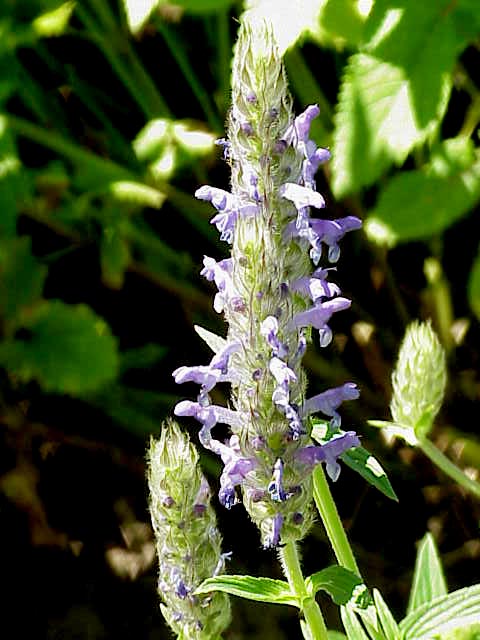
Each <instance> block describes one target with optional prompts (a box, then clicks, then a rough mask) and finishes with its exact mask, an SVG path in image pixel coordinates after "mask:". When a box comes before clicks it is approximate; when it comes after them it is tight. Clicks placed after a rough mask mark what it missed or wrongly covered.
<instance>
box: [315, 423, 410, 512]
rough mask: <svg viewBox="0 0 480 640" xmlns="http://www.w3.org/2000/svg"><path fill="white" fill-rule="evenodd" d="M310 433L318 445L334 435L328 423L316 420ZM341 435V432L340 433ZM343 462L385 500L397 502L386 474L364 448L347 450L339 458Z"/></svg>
mask: <svg viewBox="0 0 480 640" xmlns="http://www.w3.org/2000/svg"><path fill="white" fill-rule="evenodd" d="M311 422H312V433H311V436H312V438H313V439H314V440H316V441H317V442H318V443H319V444H324V443H325V442H328V440H329V439H330V438H331V437H333V436H334V435H335V433H334V432H332V433H330V432H329V426H328V423H326V422H325V421H323V420H320V419H318V418H313V419H312V421H311ZM340 433H343V431H340ZM340 457H341V459H342V460H343V462H344V463H345V464H346V465H347V466H348V467H350V469H352V470H353V471H356V472H357V473H358V474H360V475H361V476H362V478H364V480H366V481H367V482H368V483H369V484H371V485H372V486H373V487H375V488H376V489H378V490H379V491H381V492H382V493H383V494H384V495H386V496H387V498H390V499H392V500H397V501H398V498H397V496H396V494H395V491H394V490H393V487H392V485H391V484H390V480H389V479H388V477H387V474H386V473H385V471H384V470H383V468H382V466H381V464H380V463H379V462H378V460H377V459H376V458H375V457H374V456H372V455H371V454H370V453H369V452H368V451H367V450H366V449H364V447H355V448H353V449H349V450H348V451H346V452H345V453H343V454H342V455H341V456H340Z"/></svg>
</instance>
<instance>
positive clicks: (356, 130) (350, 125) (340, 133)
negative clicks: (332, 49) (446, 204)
mask: <svg viewBox="0 0 480 640" xmlns="http://www.w3.org/2000/svg"><path fill="white" fill-rule="evenodd" d="M449 91H450V81H449V79H448V78H445V79H444V85H443V92H442V95H441V100H440V101H439V104H438V106H437V109H436V111H435V112H434V113H432V114H431V116H430V119H429V120H428V122H427V123H426V124H425V125H424V126H420V125H419V124H418V123H417V120H416V115H415V112H414V110H413V105H412V101H411V96H410V81H409V77H408V75H407V73H406V71H405V70H404V69H402V68H400V67H397V66H393V65H392V64H390V63H388V62H384V61H382V60H379V59H377V58H375V57H374V56H371V55H368V54H365V53H359V54H356V55H354V56H352V57H351V59H350V62H349V64H348V67H347V69H346V72H345V75H344V78H343V81H342V86H341V90H340V99H339V104H338V109H337V114H336V117H335V132H334V141H333V162H332V171H333V182H332V188H333V191H334V193H335V195H336V196H337V197H343V196H346V195H348V194H349V193H354V192H356V191H358V190H359V189H360V188H361V187H364V186H368V185H370V184H372V183H373V182H375V180H377V178H379V177H380V176H381V175H382V173H383V172H384V171H385V170H386V169H387V168H388V167H389V166H390V164H391V163H393V162H395V163H397V164H401V163H402V162H403V161H404V160H405V158H406V156H407V154H408V152H409V151H410V150H411V149H412V148H413V147H414V146H415V145H418V144H420V143H421V142H423V141H424V140H425V139H426V138H427V136H428V135H429V134H430V133H432V132H433V131H434V130H435V128H436V126H437V125H438V123H439V121H440V118H441V117H442V116H443V113H444V112H445V109H446V105H447V98H448V93H449Z"/></svg>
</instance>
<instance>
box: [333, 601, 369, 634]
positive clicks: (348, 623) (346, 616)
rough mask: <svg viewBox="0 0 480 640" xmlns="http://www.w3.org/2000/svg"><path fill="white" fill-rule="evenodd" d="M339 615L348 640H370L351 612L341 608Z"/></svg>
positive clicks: (346, 608)
mask: <svg viewBox="0 0 480 640" xmlns="http://www.w3.org/2000/svg"><path fill="white" fill-rule="evenodd" d="M340 614H341V616H342V622H343V626H344V627H345V631H346V632H347V638H348V640H370V638H369V637H368V636H367V634H366V633H365V631H364V630H363V627H362V625H361V624H360V622H359V621H358V620H357V617H356V615H355V613H354V612H353V611H351V610H350V609H349V608H348V607H342V608H341V609H340Z"/></svg>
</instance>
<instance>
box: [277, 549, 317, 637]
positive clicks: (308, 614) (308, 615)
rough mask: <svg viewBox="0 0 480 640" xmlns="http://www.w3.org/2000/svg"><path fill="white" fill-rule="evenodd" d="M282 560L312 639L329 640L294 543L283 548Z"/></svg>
mask: <svg viewBox="0 0 480 640" xmlns="http://www.w3.org/2000/svg"><path fill="white" fill-rule="evenodd" d="M280 559H281V562H282V567H283V571H284V573H285V577H286V578H287V580H288V584H289V585H290V588H291V590H292V591H293V593H295V595H296V596H297V597H298V599H299V601H300V606H301V611H302V613H303V615H304V617H305V622H306V623H307V626H308V628H309V631H310V635H311V638H313V640H327V628H326V626H325V622H324V620H323V616H322V612H321V611H320V607H319V606H318V604H317V602H316V600H315V598H312V597H310V596H309V594H308V592H307V589H306V587H305V580H304V579H303V574H302V569H301V567H300V559H299V557H298V551H297V547H296V544H295V543H294V542H287V544H286V545H285V546H284V547H281V549H280Z"/></svg>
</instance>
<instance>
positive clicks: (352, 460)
mask: <svg viewBox="0 0 480 640" xmlns="http://www.w3.org/2000/svg"><path fill="white" fill-rule="evenodd" d="M340 457H341V459H342V460H343V462H344V463H345V464H346V465H347V466H348V467H350V469H353V471H356V472H357V473H359V474H360V475H361V476H362V478H364V479H365V480H366V481H367V482H369V483H370V484H371V485H372V486H373V487H375V488H376V489H378V490H379V491H381V492H382V493H383V494H384V495H386V496H387V498H390V499H391V500H396V501H397V502H398V498H397V494H396V493H395V491H394V490H393V487H392V485H391V484H390V480H389V479H388V477H387V474H386V473H385V471H384V470H383V468H382V466H381V465H380V463H379V462H378V460H377V459H376V458H374V457H373V456H372V455H371V454H370V453H369V452H368V451H367V450H366V449H364V448H363V447H355V448H354V449H349V450H348V451H345V453H343V454H342V455H341V456H340Z"/></svg>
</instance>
